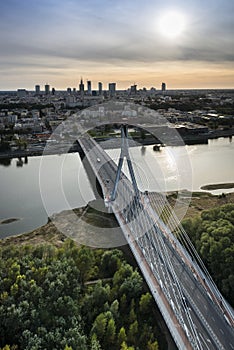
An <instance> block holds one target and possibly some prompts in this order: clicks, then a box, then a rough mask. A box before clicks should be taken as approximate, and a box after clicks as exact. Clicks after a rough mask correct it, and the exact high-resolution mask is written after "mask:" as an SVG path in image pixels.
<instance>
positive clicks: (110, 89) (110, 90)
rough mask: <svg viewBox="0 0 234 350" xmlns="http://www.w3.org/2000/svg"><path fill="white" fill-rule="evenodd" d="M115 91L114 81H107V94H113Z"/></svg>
mask: <svg viewBox="0 0 234 350" xmlns="http://www.w3.org/2000/svg"><path fill="white" fill-rule="evenodd" d="M115 92H116V83H109V94H110V96H114V95H115Z"/></svg>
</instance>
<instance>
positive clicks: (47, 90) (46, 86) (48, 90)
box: [45, 84, 50, 95]
mask: <svg viewBox="0 0 234 350" xmlns="http://www.w3.org/2000/svg"><path fill="white" fill-rule="evenodd" d="M45 94H46V95H49V94H50V86H49V84H46V85H45Z"/></svg>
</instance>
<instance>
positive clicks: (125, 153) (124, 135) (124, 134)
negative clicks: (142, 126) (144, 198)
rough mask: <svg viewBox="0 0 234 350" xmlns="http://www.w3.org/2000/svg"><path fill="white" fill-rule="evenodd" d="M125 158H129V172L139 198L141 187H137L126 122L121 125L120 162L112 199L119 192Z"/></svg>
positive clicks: (112, 199)
mask: <svg viewBox="0 0 234 350" xmlns="http://www.w3.org/2000/svg"><path fill="white" fill-rule="evenodd" d="M124 158H126V160H127V164H128V169H129V173H130V176H131V179H132V184H133V189H134V192H135V195H136V197H137V198H139V189H138V187H137V182H136V178H135V174H134V170H133V166H132V161H131V158H130V154H129V145H128V125H126V124H123V125H121V152H120V157H119V163H118V168H117V173H116V178H115V183H114V188H113V191H112V193H111V201H114V200H115V198H116V193H117V188H118V183H119V180H120V174H121V169H122V166H123V161H124Z"/></svg>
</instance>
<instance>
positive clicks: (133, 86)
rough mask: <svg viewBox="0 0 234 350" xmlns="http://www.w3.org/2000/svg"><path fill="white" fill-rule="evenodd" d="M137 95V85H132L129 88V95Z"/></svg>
mask: <svg viewBox="0 0 234 350" xmlns="http://www.w3.org/2000/svg"><path fill="white" fill-rule="evenodd" d="M136 93H137V85H136V84H134V85H132V86H131V87H130V94H131V95H135V94H136Z"/></svg>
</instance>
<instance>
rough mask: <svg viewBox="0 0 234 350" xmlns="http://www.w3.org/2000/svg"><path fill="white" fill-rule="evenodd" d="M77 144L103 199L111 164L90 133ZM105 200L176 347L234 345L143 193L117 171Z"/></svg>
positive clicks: (113, 166)
mask: <svg viewBox="0 0 234 350" xmlns="http://www.w3.org/2000/svg"><path fill="white" fill-rule="evenodd" d="M79 143H80V145H81V147H82V149H83V151H84V153H85V155H86V157H87V159H88V161H89V163H90V166H91V167H92V169H93V171H94V173H95V174H96V177H97V179H98V181H99V183H100V185H101V187H102V191H103V195H104V197H105V198H106V199H108V198H109V196H110V194H111V191H112V189H113V186H114V182H115V177H116V170H117V166H116V164H115V163H114V162H113V160H112V159H111V158H110V157H109V156H108V154H107V153H106V152H105V151H104V150H103V149H102V148H101V147H100V146H99V145H97V143H96V142H95V141H94V140H93V139H91V138H90V137H88V136H87V137H82V138H80V139H79ZM126 203H127V205H126ZM110 205H111V209H112V211H113V212H114V214H115V216H116V218H117V220H118V222H119V224H120V227H121V229H122V231H123V233H124V235H125V238H126V240H127V241H128V243H129V246H130V248H131V250H132V252H133V254H134V256H135V258H136V260H137V263H138V265H139V267H140V268H141V270H142V273H143V275H144V277H145V279H146V282H147V283H148V285H149V288H150V290H151V292H152V296H153V297H154V299H155V301H156V303H157V305H158V307H159V309H160V311H161V313H162V315H163V317H164V319H165V321H166V323H167V326H168V328H169V330H170V332H171V334H172V337H173V338H174V340H175V343H176V344H177V346H178V348H179V349H186V350H187V349H206V350H212V349H219V350H221V349H224V350H229V349H230V350H232V349H234V330H233V327H232V326H231V324H230V321H228V319H227V317H225V316H224V314H223V312H222V310H221V309H220V307H219V305H218V304H217V303H216V300H215V298H213V294H212V293H211V291H212V288H211V287H209V285H208V283H207V288H206V284H204V283H202V282H201V281H202V280H203V278H202V279H201V278H199V277H200V276H199V275H198V274H196V273H194V271H195V272H196V271H199V269H198V268H196V266H195V265H194V264H195V262H193V261H192V259H191V258H190V256H189V255H188V253H187V252H186V251H185V250H184V249H183V248H182V247H181V246H180V244H179V242H177V244H175V238H174V236H172V234H171V233H170V232H168V229H167V228H166V227H165V225H164V224H163V223H162V222H161V221H160V219H159V218H157V220H155V217H157V215H156V213H155V212H154V211H153V209H152V207H151V206H150V203H149V200H148V198H145V196H144V195H143V194H140V198H136V195H135V193H134V190H133V187H132V184H131V182H130V181H129V180H128V179H127V177H126V176H125V175H124V174H123V173H122V174H121V180H120V183H119V185H118V191H117V197H116V199H115V201H114V202H113V203H111V204H110ZM172 237H173V238H172ZM175 246H176V248H175ZM192 264H193V265H194V267H195V268H193V267H192V268H191V265H192Z"/></svg>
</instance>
